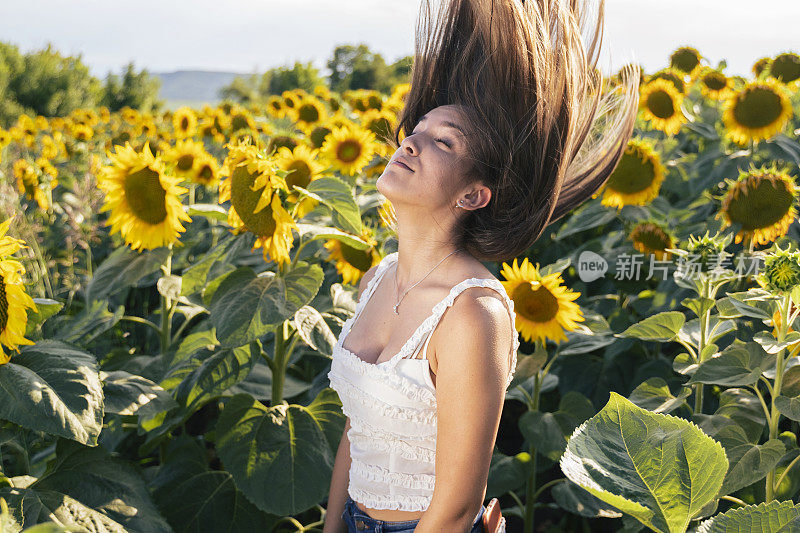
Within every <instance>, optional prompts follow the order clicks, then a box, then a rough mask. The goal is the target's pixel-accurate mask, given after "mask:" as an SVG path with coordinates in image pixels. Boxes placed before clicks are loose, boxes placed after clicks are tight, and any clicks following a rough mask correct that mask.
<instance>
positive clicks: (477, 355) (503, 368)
mask: <svg viewBox="0 0 800 533" xmlns="http://www.w3.org/2000/svg"><path fill="white" fill-rule="evenodd" d="M485 290H487V291H489V290H491V289H485ZM487 294H488V293H487ZM439 329H440V331H439V332H437V334H438V338H437V339H435V340H436V345H437V346H436V347H434V349H435V354H436V359H437V361H438V371H437V373H436V401H437V416H438V419H437V425H438V426H437V437H436V483H435V488H434V491H433V497H432V499H431V503H430V505H429V506H428V509H427V510H426V511H425V514H424V515H423V516H422V518H421V519H420V521H419V524H418V525H417V528H416V530H415V531H417V533H433V532H439V531H453V532H467V531H469V530H470V526H471V525H472V521H473V520H474V519H475V515H476V514H477V513H478V510H479V509H480V507H481V503H482V502H483V499H484V497H485V495H486V482H487V479H488V477H489V465H490V463H491V457H492V450H493V449H494V445H495V439H496V438H497V430H498V427H499V425H500V415H501V414H502V410H503V400H504V398H505V385H506V378H507V376H508V372H509V364H510V354H511V347H512V345H513V344H512V342H513V337H512V336H513V334H514V332H513V328H512V326H511V321H510V320H509V317H508V312H507V311H506V307H505V304H504V303H503V302H502V301H501V300H500V299H498V298H497V297H492V296H484V295H480V296H478V297H477V298H469V297H467V298H464V297H461V298H457V299H456V301H455V303H454V305H453V307H452V308H451V309H450V310H449V311H448V312H447V313H445V316H444V317H443V318H442V322H441V323H440V324H439ZM433 340H434V339H432V341H433ZM433 344H434V342H431V345H433ZM454 346H457V347H458V349H452V347H454ZM448 347H450V348H448Z"/></svg>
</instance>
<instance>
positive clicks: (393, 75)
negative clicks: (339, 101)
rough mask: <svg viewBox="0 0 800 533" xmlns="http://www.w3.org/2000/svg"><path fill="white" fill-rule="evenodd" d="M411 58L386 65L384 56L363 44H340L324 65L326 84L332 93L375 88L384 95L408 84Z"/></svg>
mask: <svg viewBox="0 0 800 533" xmlns="http://www.w3.org/2000/svg"><path fill="white" fill-rule="evenodd" d="M411 62H412V60H411V57H410V56H406V57H402V58H400V59H398V60H397V61H395V62H394V63H392V64H390V65H387V64H386V60H385V59H384V58H383V56H382V55H381V54H379V53H377V52H373V51H371V50H370V49H369V47H368V46H367V45H366V44H359V45H356V46H354V45H349V44H348V45H340V46H337V47H336V48H334V50H333V54H332V55H331V58H330V59H329V60H328V63H327V66H328V69H329V70H330V72H331V73H330V76H329V77H328V85H329V86H330V88H331V89H332V90H334V91H338V92H343V91H346V90H356V89H374V90H377V91H381V92H384V93H387V92H389V91H390V90H391V87H393V86H394V85H396V84H398V83H403V82H405V81H408V75H409V73H410V72H411Z"/></svg>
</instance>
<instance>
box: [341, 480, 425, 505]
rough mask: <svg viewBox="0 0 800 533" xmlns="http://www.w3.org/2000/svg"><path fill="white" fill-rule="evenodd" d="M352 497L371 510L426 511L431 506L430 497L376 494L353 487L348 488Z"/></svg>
mask: <svg viewBox="0 0 800 533" xmlns="http://www.w3.org/2000/svg"><path fill="white" fill-rule="evenodd" d="M347 491H348V493H349V494H350V497H351V498H353V499H354V500H355V501H357V502H361V503H363V504H364V506H366V507H369V508H371V509H393V510H397V511H424V510H426V509H427V508H428V506H429V505H430V504H431V498H432V497H433V495H432V494H431V495H430V496H412V495H410V494H392V495H391V496H387V495H385V494H376V493H374V492H369V491H366V490H361V489H357V488H355V487H353V486H352V485H351V486H349V487H348V488H347Z"/></svg>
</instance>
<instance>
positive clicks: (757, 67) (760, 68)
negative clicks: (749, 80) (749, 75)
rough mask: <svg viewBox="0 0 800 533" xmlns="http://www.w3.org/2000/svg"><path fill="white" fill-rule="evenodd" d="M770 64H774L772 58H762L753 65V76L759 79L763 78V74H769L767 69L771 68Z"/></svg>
mask: <svg viewBox="0 0 800 533" xmlns="http://www.w3.org/2000/svg"><path fill="white" fill-rule="evenodd" d="M770 63H772V58H769V57H762V58H761V59H759V60H758V61H756V62H755V63H753V74H755V77H756V78H758V77H760V76H761V73H762V72H767V67H769V64H770Z"/></svg>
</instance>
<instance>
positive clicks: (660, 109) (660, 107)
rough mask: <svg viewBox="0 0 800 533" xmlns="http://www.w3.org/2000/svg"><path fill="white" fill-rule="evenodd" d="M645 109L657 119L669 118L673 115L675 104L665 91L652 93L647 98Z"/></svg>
mask: <svg viewBox="0 0 800 533" xmlns="http://www.w3.org/2000/svg"><path fill="white" fill-rule="evenodd" d="M647 108H648V109H649V110H650V112H651V113H652V114H654V115H655V116H657V117H658V118H670V117H672V116H673V115H675V102H673V101H672V96H670V94H669V93H668V92H667V91H653V92H652V93H650V96H648V97H647Z"/></svg>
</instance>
